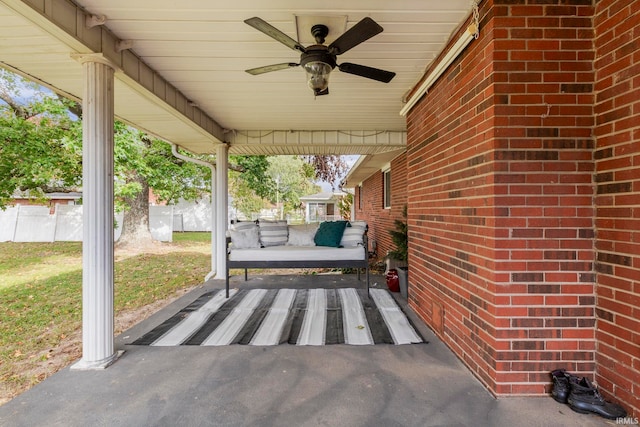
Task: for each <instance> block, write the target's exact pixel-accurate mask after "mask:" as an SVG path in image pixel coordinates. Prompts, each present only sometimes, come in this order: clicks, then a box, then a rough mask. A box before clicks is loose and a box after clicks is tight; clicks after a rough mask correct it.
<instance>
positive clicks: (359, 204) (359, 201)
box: [358, 185, 362, 210]
mask: <svg viewBox="0 0 640 427" xmlns="http://www.w3.org/2000/svg"><path fill="white" fill-rule="evenodd" d="M358 209H360V210H362V185H360V186H358Z"/></svg>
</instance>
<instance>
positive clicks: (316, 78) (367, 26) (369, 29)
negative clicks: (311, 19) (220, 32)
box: [244, 17, 396, 96]
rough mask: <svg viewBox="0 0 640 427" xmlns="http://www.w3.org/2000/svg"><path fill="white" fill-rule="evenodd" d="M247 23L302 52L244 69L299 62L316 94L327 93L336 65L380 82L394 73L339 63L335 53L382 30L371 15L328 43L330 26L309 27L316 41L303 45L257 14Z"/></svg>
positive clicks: (264, 70)
mask: <svg viewBox="0 0 640 427" xmlns="http://www.w3.org/2000/svg"><path fill="white" fill-rule="evenodd" d="M244 22H245V23H246V24H247V25H250V26H252V27H253V28H255V29H256V30H258V31H260V32H262V33H264V34H266V35H267V36H269V37H271V38H273V39H274V40H276V41H279V42H280V43H282V44H284V45H285V46H287V47H289V48H291V49H293V50H296V51H299V52H301V55H300V63H299V64H296V63H294V62H285V63H281V64H273V65H267V66H263V67H258V68H252V69H250V70H246V72H247V73H249V74H252V75H258V74H264V73H268V72H271V71H278V70H284V69H286V68H291V67H297V66H300V65H302V67H303V68H304V70H305V72H306V74H307V83H308V85H309V88H311V90H312V91H313V93H314V94H315V95H316V96H319V95H327V94H328V93H329V75H330V74H331V71H332V70H333V69H334V68H336V67H338V69H339V70H340V71H342V72H345V73H349V74H354V75H357V76H360V77H365V78H368V79H372V80H377V81H379V82H383V83H389V82H390V81H391V79H393V77H394V76H395V75H396V74H395V73H393V72H391V71H385V70H380V69H378V68H372V67H367V66H365V65H358V64H351V63H346V62H345V63H342V64H340V65H338V63H337V59H336V57H337V56H338V55H341V54H343V53H345V52H346V51H348V50H349V49H352V48H354V47H355V46H357V45H359V44H360V43H362V42H364V41H366V40H368V39H370V38H371V37H373V36H375V35H376V34H379V33H381V32H382V27H381V26H380V25H378V24H377V23H376V22H375V21H374V20H373V19H371V18H368V17H367V18H364V19H362V20H361V21H359V22H358V23H357V24H356V25H354V26H353V27H351V28H350V29H349V30H347V31H346V32H345V33H344V34H342V35H341V36H340V37H338V38H337V39H336V40H334V41H333V43H331V44H330V45H329V46H325V45H324V41H325V38H326V37H327V35H328V33H329V28H328V27H327V26H325V25H322V24H316V25H314V26H313V27H311V35H312V36H313V38H314V39H315V41H316V44H314V45H311V46H308V47H304V46H302V45H301V44H300V43H298V42H297V41H296V40H294V39H292V38H291V37H289V36H288V35H286V34H285V33H283V32H282V31H280V30H278V29H277V28H275V27H274V26H272V25H271V24H269V23H267V22H266V21H264V20H262V19H261V18H258V17H253V18H249V19H247V20H245V21H244Z"/></svg>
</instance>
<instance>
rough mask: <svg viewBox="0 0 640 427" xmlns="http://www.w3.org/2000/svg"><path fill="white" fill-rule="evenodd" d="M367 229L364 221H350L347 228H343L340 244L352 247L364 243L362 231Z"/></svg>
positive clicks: (344, 246)
mask: <svg viewBox="0 0 640 427" xmlns="http://www.w3.org/2000/svg"><path fill="white" fill-rule="evenodd" d="M366 230H367V223H366V221H350V222H349V224H347V228H345V229H344V233H343V234H342V240H340V246H342V247H343V248H352V247H354V246H358V245H360V246H362V245H364V239H363V236H364V232H365V231H366Z"/></svg>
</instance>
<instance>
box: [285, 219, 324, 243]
mask: <svg viewBox="0 0 640 427" xmlns="http://www.w3.org/2000/svg"><path fill="white" fill-rule="evenodd" d="M316 231H318V224H302V225H290V226H289V241H288V242H287V246H315V245H316V242H315V241H314V240H313V239H314V237H315V236H316Z"/></svg>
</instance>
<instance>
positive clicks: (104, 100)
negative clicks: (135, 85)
mask: <svg viewBox="0 0 640 427" xmlns="http://www.w3.org/2000/svg"><path fill="white" fill-rule="evenodd" d="M77 59H78V60H79V61H80V62H81V63H82V66H83V69H84V79H85V81H84V95H83V97H82V176H83V180H82V192H83V203H82V204H83V215H82V221H83V236H82V239H83V244H82V359H80V361H78V362H77V363H76V364H74V365H73V366H72V369H104V368H106V367H107V366H109V365H110V364H111V363H113V361H114V360H115V358H116V356H117V354H116V353H115V350H114V339H113V334H114V327H113V316H114V309H113V265H114V260H113V147H114V142H113V122H114V110H113V104H114V93H113V86H114V68H113V66H112V65H110V64H109V62H108V61H107V60H106V59H104V58H103V57H102V56H101V55H82V56H78V57H77Z"/></svg>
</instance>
